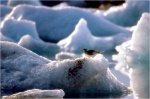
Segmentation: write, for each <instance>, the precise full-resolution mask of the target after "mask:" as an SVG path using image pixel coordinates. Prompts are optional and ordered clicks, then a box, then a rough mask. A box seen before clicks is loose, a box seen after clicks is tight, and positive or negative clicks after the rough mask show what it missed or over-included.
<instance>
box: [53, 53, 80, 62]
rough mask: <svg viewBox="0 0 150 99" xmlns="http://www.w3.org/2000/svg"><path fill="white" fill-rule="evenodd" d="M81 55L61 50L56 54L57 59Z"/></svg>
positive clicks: (73, 57)
mask: <svg viewBox="0 0 150 99" xmlns="http://www.w3.org/2000/svg"><path fill="white" fill-rule="evenodd" d="M79 56H81V55H77V54H74V53H69V52H60V53H57V54H56V55H55V59H58V60H63V59H75V58H77V57H79Z"/></svg>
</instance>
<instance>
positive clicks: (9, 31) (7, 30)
mask: <svg viewBox="0 0 150 99" xmlns="http://www.w3.org/2000/svg"><path fill="white" fill-rule="evenodd" d="M0 29H1V33H2V34H3V35H4V36H6V37H9V38H11V39H13V40H14V41H16V42H18V41H19V40H20V38H21V37H22V36H24V35H27V34H28V35H31V36H32V37H33V38H35V39H39V37H38V33H37V30H36V26H35V22H33V21H28V20H19V19H18V20H15V19H12V18H11V19H5V20H3V21H2V23H1V25H0Z"/></svg>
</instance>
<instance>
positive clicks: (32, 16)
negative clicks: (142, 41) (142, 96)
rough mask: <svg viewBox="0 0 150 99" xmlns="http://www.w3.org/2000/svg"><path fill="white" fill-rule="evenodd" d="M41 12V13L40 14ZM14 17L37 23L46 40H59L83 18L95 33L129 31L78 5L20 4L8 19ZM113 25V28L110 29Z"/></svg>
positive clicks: (108, 33) (42, 36)
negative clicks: (58, 7)
mask: <svg viewBox="0 0 150 99" xmlns="http://www.w3.org/2000/svg"><path fill="white" fill-rule="evenodd" d="M39 13H40V14H39ZM11 17H13V18H14V19H16V20H18V19H20V20H22V19H25V20H31V21H34V22H35V23H36V27H37V31H38V33H39V36H40V37H41V38H42V39H43V40H45V41H51V42H52V41H53V42H58V41H59V40H61V39H63V38H65V37H67V36H68V35H69V34H70V33H71V32H72V31H73V30H74V27H75V25H76V24H77V23H78V21H79V20H80V19H81V18H84V19H85V20H86V21H87V24H88V28H89V30H90V31H91V33H92V34H93V35H96V36H108V35H114V34H117V33H120V32H122V33H128V32H129V31H128V30H126V29H125V28H122V27H120V26H118V25H115V24H113V23H111V22H109V21H107V20H105V19H104V18H102V17H97V16H95V15H93V13H91V12H89V11H86V10H84V9H81V8H76V7H65V8H62V9H55V8H50V7H45V6H31V5H18V6H16V7H14V8H13V10H12V12H11V13H10V14H9V15H8V16H7V17H6V19H8V18H11ZM108 27H111V29H108Z"/></svg>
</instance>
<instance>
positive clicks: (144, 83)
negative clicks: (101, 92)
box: [113, 13, 150, 98]
mask: <svg viewBox="0 0 150 99" xmlns="http://www.w3.org/2000/svg"><path fill="white" fill-rule="evenodd" d="M149 23H150V14H149V13H144V14H142V17H141V18H140V20H139V21H138V23H137V26H136V28H135V30H134V32H133V35H132V39H131V40H129V41H127V42H125V43H123V44H122V45H120V46H117V47H116V50H117V51H118V52H119V54H118V55H114V56H113V59H114V60H116V61H118V64H117V65H116V69H118V70H124V72H125V73H127V74H128V75H129V77H130V84H131V87H132V89H133V91H134V95H135V97H139V98H150V97H149V80H150V79H149V71H150V67H149V60H150V59H149V33H150V30H149Z"/></svg>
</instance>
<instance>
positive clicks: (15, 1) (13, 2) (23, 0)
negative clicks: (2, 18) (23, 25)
mask: <svg viewBox="0 0 150 99" xmlns="http://www.w3.org/2000/svg"><path fill="white" fill-rule="evenodd" d="M20 4H28V5H34V6H41V3H40V1H39V0H8V2H7V5H8V6H13V7H14V6H17V5H20Z"/></svg>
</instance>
